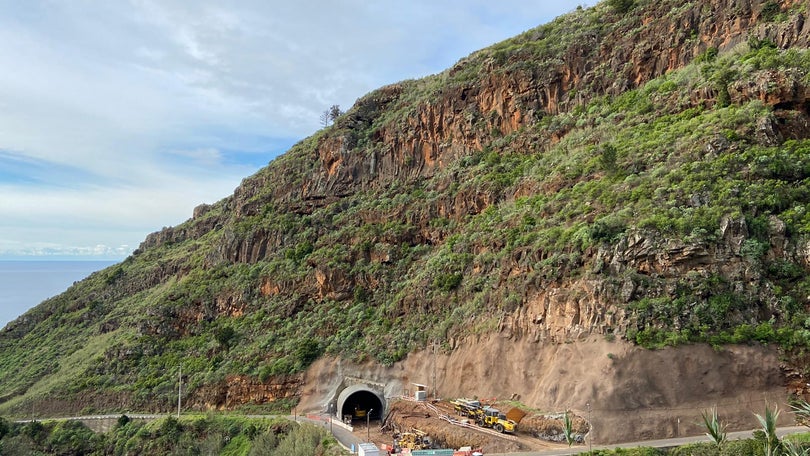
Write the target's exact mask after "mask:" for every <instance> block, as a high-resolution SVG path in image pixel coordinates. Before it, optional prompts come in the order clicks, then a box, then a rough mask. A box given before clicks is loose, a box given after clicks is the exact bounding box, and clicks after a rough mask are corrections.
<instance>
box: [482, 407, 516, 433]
mask: <svg viewBox="0 0 810 456" xmlns="http://www.w3.org/2000/svg"><path fill="white" fill-rule="evenodd" d="M481 412H482V413H481V414H480V415H479V417H478V425H479V426H483V427H488V428H492V429H494V430H496V431H498V432H501V433H503V432H508V433H510V434H511V433H513V432H515V427H516V426H517V423H515V422H514V421H512V420H510V419H507V418H506V415H504V414H503V413H501V411H500V410H498V409H496V408H492V407H484V408H483V409H481Z"/></svg>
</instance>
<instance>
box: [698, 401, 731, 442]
mask: <svg viewBox="0 0 810 456" xmlns="http://www.w3.org/2000/svg"><path fill="white" fill-rule="evenodd" d="M701 416H703V424H704V426H706V430H707V431H708V432H706V435H708V436H709V438H710V439H712V441H713V442H714V443H715V444H716V445H717V446H718V447H719V446H721V445H722V444H723V443H724V442H725V441H726V439H727V438H728V434H727V433H726V427H725V426H724V425H723V423H721V422H720V418H718V416H717V407H712V410H711V412H709V411H707V410H704V411H703V412H701Z"/></svg>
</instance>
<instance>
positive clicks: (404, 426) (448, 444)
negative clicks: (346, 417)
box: [355, 400, 567, 453]
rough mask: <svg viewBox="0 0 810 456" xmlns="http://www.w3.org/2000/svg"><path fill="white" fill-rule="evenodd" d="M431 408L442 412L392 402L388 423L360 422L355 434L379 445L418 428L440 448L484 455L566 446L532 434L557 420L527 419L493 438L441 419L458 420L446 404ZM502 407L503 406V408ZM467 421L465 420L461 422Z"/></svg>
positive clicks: (438, 402) (390, 441)
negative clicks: (470, 449) (473, 450)
mask: <svg viewBox="0 0 810 456" xmlns="http://www.w3.org/2000/svg"><path fill="white" fill-rule="evenodd" d="M431 405H433V406H434V407H436V409H438V410H439V412H438V413H436V411H435V410H434V409H433V408H429V407H428V406H427V405H425V403H423V402H414V401H407V400H399V401H395V402H393V403H391V405H390V409H389V413H388V417H387V420H386V421H385V423H384V425H383V426H382V428H381V426H380V423H379V422H377V423H373V422H372V423H371V424H372V427H371V429H367V428H366V426H365V423H359V424H358V425H357V426H356V427H355V434H356V435H357V436H358V437H360V438H362V439H364V440H365V439H366V438H367V437H368V436H369V435H370V436H371V441H372V442H374V443H376V444H378V445H379V444H382V443H385V444H391V443H392V441H393V437H394V435H395V434H396V433H398V432H412V431H413V430H414V429H418V430H420V431H423V432H425V433H427V434H428V435H429V436H430V438H431V440H432V441H433V442H434V443H435V444H436V446H437V447H441V448H454V449H457V448H459V447H462V446H471V447H473V448H481V449H483V450H484V452H485V453H493V452H494V453H507V452H515V451H535V450H543V449H550V448H563V447H566V446H567V445H565V444H561V443H554V442H549V441H544V440H542V439H539V438H537V437H535V436H534V435H533V431H535V430H536V428H535V426H536V425H537V424H539V423H543V422H544V421H547V423H545V425H550V426H554V425H555V424H558V423H553V422H554V421H557V420H544V419H542V417H533V418H534V420H533V422H531V423H530V422H529V421H530V420H528V417H527V419H526V420H525V422H523V421H522V422H521V423H522V425H519V428H518V430H517V432H515V434H513V435H509V434H504V435H502V436H498V435H493V433H492V432H486V431H485V430H481V428H477V427H476V428H473V429H470V428H468V427H462V426H456V425H453V424H450V423H448V422H447V421H446V420H444V419H442V418H441V417H440V415H446V416H451V417H454V418H456V417H455V414H454V411H453V407H452V405H450V404H449V403H448V402H447V401H431ZM502 408H503V407H502ZM461 420H462V421H464V420H463V419H461Z"/></svg>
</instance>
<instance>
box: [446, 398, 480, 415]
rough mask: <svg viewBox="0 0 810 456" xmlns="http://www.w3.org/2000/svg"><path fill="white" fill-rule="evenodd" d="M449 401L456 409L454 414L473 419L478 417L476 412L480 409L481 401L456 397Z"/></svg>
mask: <svg viewBox="0 0 810 456" xmlns="http://www.w3.org/2000/svg"><path fill="white" fill-rule="evenodd" d="M450 403H451V404H453V409H454V410H455V411H456V414H458V415H461V416H466V417H467V418H472V419H474V420H477V419H478V416H479V413H478V412H479V411H480V410H481V402H479V401H477V400H473V399H457V400H455V401H450Z"/></svg>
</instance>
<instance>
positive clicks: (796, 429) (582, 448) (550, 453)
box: [486, 426, 809, 456]
mask: <svg viewBox="0 0 810 456" xmlns="http://www.w3.org/2000/svg"><path fill="white" fill-rule="evenodd" d="M757 429H759V428H757ZM757 429H752V430H750V431H739V432H729V433H728V439H729V440H740V439H747V438H751V436H752V434H753V432H754V431H755V430H757ZM808 431H809V430H808V428H806V427H804V426H791V427H782V428H779V429H777V434H778V435H779V436H780V437H784V436H785V435H789V434H796V433H800V432H808ZM710 441H711V440H710V439H709V437H707V436H706V435H705V434H704V435H697V436H692V437H678V438H676V439H662V440H646V441H639V442H627V443H617V444H615V445H594V446H593V449H594V450H610V449H614V448H636V447H653V448H671V447H676V446H681V445H686V444H689V443H697V442H710ZM571 454H588V446H587V445H577V446H574V447H571V448H563V449H556V450H543V451H531V452H524V453H487V455H486V456H565V455H571Z"/></svg>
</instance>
